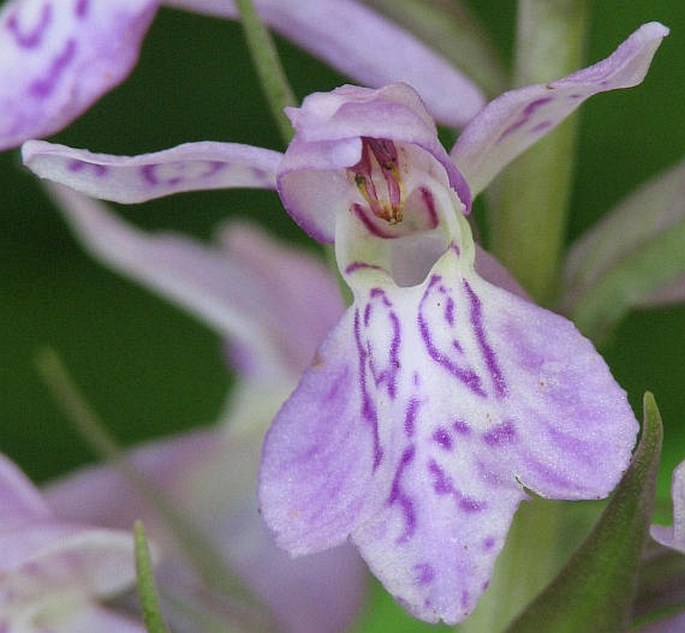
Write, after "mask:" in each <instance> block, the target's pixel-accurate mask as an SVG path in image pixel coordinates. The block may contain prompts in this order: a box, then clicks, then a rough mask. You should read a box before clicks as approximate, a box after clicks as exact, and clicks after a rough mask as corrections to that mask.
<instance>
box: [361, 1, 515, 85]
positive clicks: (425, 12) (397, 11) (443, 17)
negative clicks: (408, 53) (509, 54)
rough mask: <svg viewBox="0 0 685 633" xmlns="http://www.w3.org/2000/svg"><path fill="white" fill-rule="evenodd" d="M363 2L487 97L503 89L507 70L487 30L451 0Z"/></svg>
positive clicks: (461, 6)
mask: <svg viewBox="0 0 685 633" xmlns="http://www.w3.org/2000/svg"><path fill="white" fill-rule="evenodd" d="M365 2H366V4H368V5H369V6H371V7H373V8H374V9H377V10H378V11H379V12H381V13H382V14H383V15H385V16H386V17H388V18H389V19H391V20H392V21H393V22H396V23H397V24H399V25H400V26H401V27H402V28H404V29H406V30H407V31H409V32H410V33H413V34H414V35H415V36H416V37H417V38H418V39H420V40H422V41H423V42H425V43H426V44H427V45H428V46H430V47H431V48H433V49H434V50H435V51H436V52H437V53H440V54H441V55H442V56H443V57H444V58H445V59H446V60H447V61H449V62H451V63H452V64H453V65H454V66H455V68H458V69H459V70H461V71H462V72H463V73H464V74H465V75H467V76H468V77H470V78H471V79H473V80H474V81H475V82H476V83H477V84H478V85H479V86H480V87H481V88H482V89H483V90H484V91H485V92H486V93H487V94H488V96H490V97H494V96H496V95H498V94H500V93H501V92H504V91H505V90H506V89H507V87H508V84H507V73H506V72H505V70H504V68H503V67H502V64H501V62H500V60H499V58H498V56H497V54H496V52H495V48H494V46H493V45H492V43H491V42H490V39H489V37H488V33H487V31H486V30H485V29H484V28H483V27H482V26H481V24H480V23H479V22H478V21H477V20H476V19H475V17H474V16H473V15H472V14H471V13H469V12H468V11H467V10H466V7H464V6H463V5H462V4H460V3H459V2H455V1H454V0H365Z"/></svg>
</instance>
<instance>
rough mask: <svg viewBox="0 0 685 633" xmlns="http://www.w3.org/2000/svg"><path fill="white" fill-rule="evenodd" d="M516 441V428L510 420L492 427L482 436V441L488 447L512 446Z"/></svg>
mask: <svg viewBox="0 0 685 633" xmlns="http://www.w3.org/2000/svg"><path fill="white" fill-rule="evenodd" d="M517 439H518V438H517V436H516V427H515V426H514V423H513V422H512V421H511V420H506V421H505V422H502V424H498V425H496V426H493V427H492V428H491V429H490V430H489V431H488V432H487V433H484V434H483V440H484V441H485V443H486V444H487V445H488V446H502V445H504V444H513V443H514V442H516V440H517Z"/></svg>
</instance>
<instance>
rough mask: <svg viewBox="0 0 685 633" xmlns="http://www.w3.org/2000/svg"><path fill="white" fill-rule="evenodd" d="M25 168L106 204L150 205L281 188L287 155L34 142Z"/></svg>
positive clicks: (26, 150) (203, 147) (223, 148)
mask: <svg viewBox="0 0 685 633" xmlns="http://www.w3.org/2000/svg"><path fill="white" fill-rule="evenodd" d="M22 155H23V159H24V164H25V165H26V166H27V167H28V168H29V169H31V170H32V171H33V172H34V173H35V174H36V175H38V176H40V177H41V178H46V179H47V180H50V181H52V182H56V183H59V184H62V185H66V186H68V187H71V188H72V189H75V190H76V191H80V192H82V193H85V194H88V195H89V196H93V197H95V198H101V199H102V200H112V201H113V202H122V203H125V204H128V203H135V202H144V201H146V200H152V199H154V198H161V197H163V196H168V195H171V194H174V193H178V192H181V191H196V190H204V189H228V188H236V187H245V188H257V189H273V188H275V186H276V185H275V172H276V166H277V165H278V163H279V162H280V159H281V154H280V153H279V152H275V151H273V150H268V149H261V148H259V147H252V146H250V145H241V144H239V143H214V142H211V141H202V142H198V143H185V144H183V145H179V146H177V147H173V148H171V149H167V150H164V151H161V152H154V153H152V154H142V155H141V156H111V155H108V154H94V153H92V152H89V151H87V150H78V149H72V148H70V147H66V146H64V145H56V144H52V143H47V142H45V141H28V142H27V143H25V144H24V146H23V148H22Z"/></svg>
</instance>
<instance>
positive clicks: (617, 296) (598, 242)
mask: <svg viewBox="0 0 685 633" xmlns="http://www.w3.org/2000/svg"><path fill="white" fill-rule="evenodd" d="M684 183H685V162H683V163H680V164H679V165H676V166H675V167H674V168H671V169H670V170H669V171H667V172H665V173H663V174H661V175H659V176H657V177H656V178H654V179H653V180H651V181H650V182H648V183H646V184H645V185H643V186H642V187H640V188H639V189H638V190H637V191H636V192H634V193H632V194H631V195H630V196H628V197H627V198H626V199H625V200H623V201H622V202H621V203H619V205H618V206H617V207H616V208H615V209H614V210H613V211H611V212H610V213H609V214H608V215H607V216H606V217H605V218H604V219H603V220H602V221H601V222H600V223H599V224H597V225H596V226H595V227H593V228H592V229H590V231H588V233H586V234H585V235H584V236H582V237H581V238H580V239H579V240H578V241H577V242H576V243H575V244H574V245H573V246H572V248H571V250H570V252H569V255H568V258H567V260H566V265H565V270H564V291H563V299H562V302H561V308H562V310H563V311H564V312H565V313H566V314H569V315H571V316H572V317H573V320H574V321H575V322H576V324H577V325H578V327H579V328H580V330H581V331H583V332H584V333H585V334H587V335H588V336H592V337H596V336H600V335H604V334H605V333H606V332H608V331H610V329H611V327H612V326H613V325H614V324H616V323H617V322H618V321H619V320H620V319H621V318H622V317H623V316H625V314H626V313H627V312H628V311H629V310H630V309H631V308H633V307H636V306H641V305H650V304H653V305H655V304H658V303H666V302H673V301H676V300H679V301H683V300H685V283H684V282H685V184H684ZM678 282H680V283H678Z"/></svg>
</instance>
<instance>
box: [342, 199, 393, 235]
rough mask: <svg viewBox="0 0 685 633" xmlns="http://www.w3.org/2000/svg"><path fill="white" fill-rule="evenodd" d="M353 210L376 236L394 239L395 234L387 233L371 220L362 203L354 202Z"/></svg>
mask: <svg viewBox="0 0 685 633" xmlns="http://www.w3.org/2000/svg"><path fill="white" fill-rule="evenodd" d="M352 211H353V212H354V214H355V215H356V216H357V218H358V219H359V221H360V222H361V223H362V224H363V225H364V226H365V227H366V229H367V230H368V231H369V233H371V235H375V236H376V237H382V238H384V239H392V238H393V237H394V236H393V235H392V234H391V233H385V232H384V231H381V229H380V228H379V227H378V226H377V225H376V224H375V223H374V222H373V221H372V220H371V218H370V217H369V216H368V214H367V213H366V209H364V207H363V206H362V205H361V204H358V203H356V202H355V203H354V204H353V205H352Z"/></svg>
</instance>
